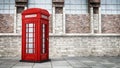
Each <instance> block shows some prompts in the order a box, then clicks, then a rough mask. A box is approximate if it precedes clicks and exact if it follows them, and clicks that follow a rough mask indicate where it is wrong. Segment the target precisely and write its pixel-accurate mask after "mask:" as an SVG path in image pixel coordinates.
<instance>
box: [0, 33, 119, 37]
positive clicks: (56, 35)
mask: <svg viewBox="0 0 120 68" xmlns="http://www.w3.org/2000/svg"><path fill="white" fill-rule="evenodd" d="M49 35H50V37H82V36H91V37H92V36H106V37H107V36H120V34H91V33H88V34H77V33H75V34H53V33H50V34H49ZM0 36H6V37H9V36H21V34H17V33H0Z"/></svg>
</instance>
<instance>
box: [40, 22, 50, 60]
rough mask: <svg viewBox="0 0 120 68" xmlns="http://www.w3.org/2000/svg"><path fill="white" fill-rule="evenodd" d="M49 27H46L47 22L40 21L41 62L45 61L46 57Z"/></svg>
mask: <svg viewBox="0 0 120 68" xmlns="http://www.w3.org/2000/svg"><path fill="white" fill-rule="evenodd" d="M48 30H49V26H48V21H46V20H41V34H42V46H41V60H47V59H48V58H49V57H48V53H49V52H48V51H49V47H48V42H49V41H48V38H49V37H48V36H49V33H48Z"/></svg>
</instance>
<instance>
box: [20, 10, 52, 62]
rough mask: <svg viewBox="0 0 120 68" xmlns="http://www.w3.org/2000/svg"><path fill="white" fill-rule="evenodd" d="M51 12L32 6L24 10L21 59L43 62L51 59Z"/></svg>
mask: <svg viewBox="0 0 120 68" xmlns="http://www.w3.org/2000/svg"><path fill="white" fill-rule="evenodd" d="M49 16H50V15H49V13H48V11H47V10H45V9H40V8H30V9H27V10H25V11H23V12H22V58H21V61H33V62H41V61H46V60H48V59H49Z"/></svg>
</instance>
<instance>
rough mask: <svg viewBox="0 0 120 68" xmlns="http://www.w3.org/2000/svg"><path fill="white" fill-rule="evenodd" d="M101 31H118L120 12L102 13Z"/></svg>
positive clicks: (119, 31)
mask: <svg viewBox="0 0 120 68" xmlns="http://www.w3.org/2000/svg"><path fill="white" fill-rule="evenodd" d="M101 21H102V33H120V14H118V15H107V14H106V15H102V16H101Z"/></svg>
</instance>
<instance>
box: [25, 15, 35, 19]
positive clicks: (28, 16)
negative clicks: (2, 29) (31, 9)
mask: <svg viewBox="0 0 120 68" xmlns="http://www.w3.org/2000/svg"><path fill="white" fill-rule="evenodd" d="M31 17H37V14H31V15H25V18H31Z"/></svg>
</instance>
